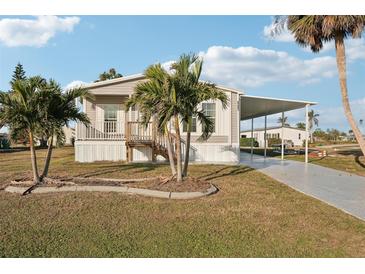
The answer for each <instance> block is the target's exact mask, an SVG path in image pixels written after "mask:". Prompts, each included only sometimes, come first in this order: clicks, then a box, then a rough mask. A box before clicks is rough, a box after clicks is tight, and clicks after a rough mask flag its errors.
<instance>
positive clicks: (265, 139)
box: [264, 115, 267, 158]
mask: <svg viewBox="0 0 365 274" xmlns="http://www.w3.org/2000/svg"><path fill="white" fill-rule="evenodd" d="M266 129H267V115H265V131H264V157H265V158H266V142H267V136H266V135H267V134H266Z"/></svg>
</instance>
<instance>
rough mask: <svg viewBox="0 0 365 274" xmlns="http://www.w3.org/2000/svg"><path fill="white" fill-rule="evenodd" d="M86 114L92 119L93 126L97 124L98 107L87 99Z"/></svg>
mask: <svg viewBox="0 0 365 274" xmlns="http://www.w3.org/2000/svg"><path fill="white" fill-rule="evenodd" d="M85 113H86V114H87V116H88V117H89V119H90V122H91V124H95V122H96V105H95V104H94V103H93V102H92V101H90V100H87V99H85Z"/></svg>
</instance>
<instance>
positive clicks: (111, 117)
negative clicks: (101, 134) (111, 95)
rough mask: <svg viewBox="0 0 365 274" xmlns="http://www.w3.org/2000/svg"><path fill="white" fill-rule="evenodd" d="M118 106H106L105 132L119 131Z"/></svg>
mask: <svg viewBox="0 0 365 274" xmlns="http://www.w3.org/2000/svg"><path fill="white" fill-rule="evenodd" d="M118 108H119V107H118V105H116V104H110V105H104V131H105V132H110V133H113V132H116V131H117V111H118Z"/></svg>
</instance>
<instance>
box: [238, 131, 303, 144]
mask: <svg viewBox="0 0 365 274" xmlns="http://www.w3.org/2000/svg"><path fill="white" fill-rule="evenodd" d="M266 134H267V135H266V136H267V140H268V139H281V138H282V134H284V143H285V144H292V145H294V146H303V140H305V137H306V131H305V130H304V129H300V128H296V127H290V126H284V127H283V128H282V127H281V126H275V127H268V128H267V129H266ZM240 135H241V138H251V130H246V131H241V134H240ZM253 138H254V139H255V140H256V141H257V142H258V143H259V147H264V146H265V129H264V128H259V129H254V130H253Z"/></svg>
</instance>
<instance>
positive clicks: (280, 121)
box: [278, 116, 290, 127]
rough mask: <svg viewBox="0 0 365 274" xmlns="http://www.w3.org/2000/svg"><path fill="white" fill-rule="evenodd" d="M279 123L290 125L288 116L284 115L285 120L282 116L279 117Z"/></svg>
mask: <svg viewBox="0 0 365 274" xmlns="http://www.w3.org/2000/svg"><path fill="white" fill-rule="evenodd" d="M278 124H280V125H284V126H285V127H290V124H289V123H288V117H287V116H284V121H283V119H282V117H281V116H280V117H279V118H278Z"/></svg>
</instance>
